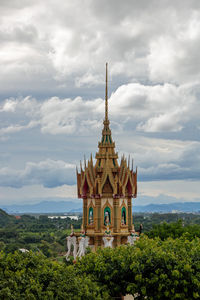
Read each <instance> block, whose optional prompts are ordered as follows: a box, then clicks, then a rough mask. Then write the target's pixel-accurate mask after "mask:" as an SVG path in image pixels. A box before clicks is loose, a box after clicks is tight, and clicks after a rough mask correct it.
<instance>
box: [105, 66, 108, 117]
mask: <svg viewBox="0 0 200 300" xmlns="http://www.w3.org/2000/svg"><path fill="white" fill-rule="evenodd" d="M105 121H106V122H107V121H108V63H106V91H105Z"/></svg>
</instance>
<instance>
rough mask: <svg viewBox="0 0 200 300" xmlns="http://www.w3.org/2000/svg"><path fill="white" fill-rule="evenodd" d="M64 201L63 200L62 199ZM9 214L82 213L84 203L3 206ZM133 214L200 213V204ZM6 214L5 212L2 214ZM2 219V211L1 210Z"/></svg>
mask: <svg viewBox="0 0 200 300" xmlns="http://www.w3.org/2000/svg"><path fill="white" fill-rule="evenodd" d="M61 199H62V198H61ZM1 208H2V209H3V210H5V211H6V212H7V213H9V214H17V213H20V214H22V213H67V212H70V213H72V212H82V210H83V208H82V201H81V200H80V201H79V200H77V199H74V200H73V199H70V200H69V201H67V200H65V201H64V200H63V201H53V199H52V200H51V201H42V202H39V203H36V204H26V205H19V204H18V205H17V204H13V205H3V206H2V207H1ZM133 212H146V213H151V212H158V213H159V212H161V213H162V212H200V202H173V203H168V204H148V205H135V204H134V202H133ZM2 213H5V212H2ZM0 217H1V210H0Z"/></svg>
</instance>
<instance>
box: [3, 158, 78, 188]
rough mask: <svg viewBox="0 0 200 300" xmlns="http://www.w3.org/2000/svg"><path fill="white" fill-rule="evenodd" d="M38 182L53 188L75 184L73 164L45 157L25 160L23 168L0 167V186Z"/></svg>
mask: <svg viewBox="0 0 200 300" xmlns="http://www.w3.org/2000/svg"><path fill="white" fill-rule="evenodd" d="M36 184H40V185H43V186H44V187H48V188H53V187H57V186H61V185H65V184H67V185H73V184H75V165H73V164H69V163H66V162H63V161H59V160H57V161H53V160H51V159H47V160H45V161H41V162H39V163H34V162H27V163H26V166H25V168H24V170H16V169H11V168H8V167H6V168H1V169H0V186H4V187H5V186H7V187H14V188H20V187H22V186H25V185H36Z"/></svg>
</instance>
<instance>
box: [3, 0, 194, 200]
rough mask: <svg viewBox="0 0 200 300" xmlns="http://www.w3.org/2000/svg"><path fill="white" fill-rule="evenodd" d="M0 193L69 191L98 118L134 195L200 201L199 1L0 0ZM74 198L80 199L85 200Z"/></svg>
mask: <svg viewBox="0 0 200 300" xmlns="http://www.w3.org/2000/svg"><path fill="white" fill-rule="evenodd" d="M0 11H1V14H0V66H1V68H0V70H1V72H0V205H5V204H24V203H26V204H28V203H36V202H39V201H41V200H43V199H45V200H48V199H51V200H52V201H53V200H56V201H59V200H60V199H65V200H66V201H67V200H69V199H72V198H73V199H74V201H76V198H77V193H76V170H75V168H76V166H79V164H80V160H83V158H84V155H85V157H86V159H89V157H90V154H91V153H92V154H93V157H94V156H95V153H96V152H97V145H98V141H99V140H100V138H101V130H102V128H103V124H102V121H103V118H104V94H105V63H106V62H108V73H109V74H108V85H109V90H108V94H109V119H110V127H111V130H112V137H113V139H114V141H115V144H116V150H117V151H118V155H119V157H121V156H122V155H123V154H125V155H126V156H128V155H129V154H130V157H131V158H133V159H134V167H135V168H136V166H137V167H138V197H137V199H135V200H134V203H136V204H138V205H139V204H142V205H145V204H148V203H170V202H184V201H200V196H199V195H200V118H199V115H200V113H199V111H200V52H199V48H200V1H199V0H187V1H186V0H176V1H167V0H162V1H154V0H149V1H146V0H140V1H135V0H126V1H121V0H95V1H94V0H73V1H71V0H65V1H60V0H48V1H39V0H34V1H33V0H9V1H8V0H1V1H0ZM80 201H81V200H80Z"/></svg>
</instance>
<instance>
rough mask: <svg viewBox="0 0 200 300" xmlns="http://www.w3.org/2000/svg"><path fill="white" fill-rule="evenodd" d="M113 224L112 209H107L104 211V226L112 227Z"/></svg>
mask: <svg viewBox="0 0 200 300" xmlns="http://www.w3.org/2000/svg"><path fill="white" fill-rule="evenodd" d="M110 224H111V212H110V207H108V206H107V207H106V208H105V209H104V225H105V226H106V225H110Z"/></svg>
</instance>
